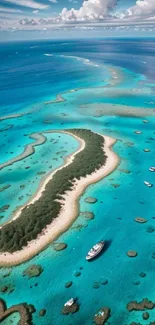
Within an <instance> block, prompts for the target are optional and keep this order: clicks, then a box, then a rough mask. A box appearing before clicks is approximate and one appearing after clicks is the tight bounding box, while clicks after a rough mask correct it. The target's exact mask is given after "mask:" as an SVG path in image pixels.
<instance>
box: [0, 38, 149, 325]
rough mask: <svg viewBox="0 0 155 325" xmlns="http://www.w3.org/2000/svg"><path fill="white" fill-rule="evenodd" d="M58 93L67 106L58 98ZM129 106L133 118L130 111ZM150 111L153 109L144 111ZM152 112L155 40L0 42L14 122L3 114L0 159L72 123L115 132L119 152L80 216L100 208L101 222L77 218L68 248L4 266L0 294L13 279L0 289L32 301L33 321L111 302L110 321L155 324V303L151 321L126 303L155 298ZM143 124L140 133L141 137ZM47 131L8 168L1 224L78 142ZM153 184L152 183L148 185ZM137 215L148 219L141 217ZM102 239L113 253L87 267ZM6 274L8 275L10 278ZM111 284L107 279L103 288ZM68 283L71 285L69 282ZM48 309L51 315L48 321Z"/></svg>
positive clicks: (58, 324)
mask: <svg viewBox="0 0 155 325" xmlns="http://www.w3.org/2000/svg"><path fill="white" fill-rule="evenodd" d="M73 90H74V91H73ZM58 94H62V96H63V98H64V99H65V101H64V102H52V101H54V100H55V99H56V96H57V95H58ZM50 101H51V103H49V104H48V105H47V102H50ZM126 107H128V108H129V111H130V110H131V109H132V110H133V112H134V113H133V116H130V113H129V114H125V116H124V114H123V112H125V110H126V109H127V108H126ZM108 109H109V111H108ZM142 109H143V111H144V110H145V111H146V114H144V113H143V114H142V115H141V112H142ZM147 110H148V111H147ZM154 110H155V39H143V40H142V39H134V40H132V39H115V40H112V39H111V40H107V39H106V40H103V39H98V40H83V41H77V40H76V41H46V42H45V41H35V42H32V41H31V42H25V43H22V42H18V43H7V44H4V43H1V45H0V118H3V117H10V118H7V119H6V118H4V119H1V120H0V164H2V163H4V162H6V161H9V160H10V159H12V158H14V157H16V156H18V155H20V154H21V153H22V152H23V151H24V147H25V146H26V145H27V144H29V143H32V142H34V140H32V139H30V138H29V136H28V135H30V134H31V133H33V132H43V133H44V131H46V130H51V129H53V130H54V129H56V130H59V129H67V128H88V129H91V130H92V131H95V132H99V133H101V134H103V135H104V134H106V135H109V136H112V137H115V138H116V139H117V142H116V144H115V145H114V147H113V150H114V151H115V152H116V153H117V154H118V156H119V157H120V165H119V167H118V168H117V169H116V170H115V171H114V172H113V173H112V174H111V175H109V176H108V177H106V178H105V179H103V180H101V181H100V182H98V183H96V184H94V185H92V186H89V187H88V188H87V190H86V191H85V193H84V195H83V196H82V197H81V199H80V212H84V211H90V212H93V213H94V215H95V218H94V219H93V220H87V219H85V218H84V217H82V216H79V217H78V218H77V220H76V221H75V222H74V223H73V225H72V226H71V228H70V229H69V230H68V231H67V232H66V233H64V234H63V235H61V236H60V237H59V238H58V239H57V242H65V243H67V245H68V246H67V249H66V250H64V251H61V252H56V251H54V249H53V245H52V244H51V245H49V247H47V248H46V249H45V250H44V251H43V252H41V253H40V254H39V255H38V256H36V257H35V258H33V259H32V260H31V261H28V262H27V263H24V264H22V265H20V266H17V267H12V268H10V269H5V268H1V269H0V291H1V288H2V287H4V286H5V285H11V286H13V287H14V289H15V290H14V291H13V292H11V293H7V292H6V293H1V292H0V297H1V298H2V299H5V301H6V302H7V305H8V307H10V306H12V305H15V304H19V303H23V302H27V303H28V304H33V305H34V306H35V308H36V312H35V313H34V314H33V322H34V324H35V325H81V324H83V325H91V324H92V323H93V317H94V315H95V313H96V312H97V311H98V310H99V309H100V308H101V307H104V306H107V307H109V308H110V309H111V317H110V318H109V320H108V322H107V324H108V325H129V324H130V323H132V322H137V323H141V324H143V325H147V324H148V323H149V322H153V321H155V309H153V310H152V311H150V312H149V314H150V318H149V321H147V322H146V321H144V320H143V318H142V312H131V313H129V312H128V311H127V308H126V305H127V303H128V302H130V301H131V300H138V301H140V300H142V299H143V298H146V297H147V298H148V299H149V300H152V301H155V283H154V269H155V200H154V196H155V173H151V172H150V171H149V167H150V166H151V165H152V166H155V116H154V115H155V114H154ZM137 112H139V113H138V116H137ZM148 112H149V113H148ZM150 112H151V113H150ZM27 113H28V114H27ZM100 113H101V114H100ZM16 114H21V116H16ZM10 115H14V116H12V118H11V116H10ZM137 130H139V131H141V132H142V133H141V134H136V133H135V131H137ZM46 136H47V141H46V143H44V144H43V145H40V146H38V147H36V148H35V153H34V154H33V155H32V156H29V157H27V158H25V159H24V160H21V161H19V162H17V163H14V164H12V165H11V166H8V167H6V168H3V169H1V170H0V189H1V188H3V187H4V186H7V185H10V187H8V188H7V189H5V190H4V191H0V207H2V206H4V205H9V207H8V209H7V210H6V211H5V212H4V213H2V215H0V223H1V224H3V223H4V222H6V221H7V220H8V219H9V218H11V215H12V213H13V211H14V210H15V209H16V208H17V207H18V206H20V205H22V204H25V203H26V202H27V201H28V200H29V199H30V197H31V196H32V195H33V194H34V193H35V192H36V190H37V188H38V187H39V184H40V181H41V179H42V177H43V176H45V175H46V174H47V173H49V171H51V170H52V169H55V168H57V167H59V166H60V165H62V164H63V159H64V157H66V156H67V155H68V154H71V153H72V152H74V151H75V150H76V149H77V147H78V142H77V141H76V140H75V139H73V138H72V137H71V136H69V135H60V134H59V133H58V132H57V133H54V134H48V135H46ZM144 149H149V152H145V151H144ZM27 167H29V168H27ZM40 172H42V173H40ZM145 180H146V181H148V182H151V183H152V184H153V185H154V186H153V187H151V188H148V187H146V186H145V185H144V181H145ZM22 185H24V186H22ZM88 196H93V197H95V198H97V199H98V201H97V203H95V204H93V205H90V204H88V203H86V202H85V201H84V199H85V198H86V197H88ZM138 216H139V217H143V218H146V219H147V223H145V224H139V223H136V222H135V220H134V219H135V217H138ZM102 238H104V239H105V240H107V241H109V243H110V245H109V247H108V249H107V250H106V251H105V253H104V254H102V255H101V257H100V258H98V259H96V260H95V261H94V262H92V263H88V262H87V261H86V260H85V256H86V254H87V252H88V250H89V249H90V248H91V247H92V246H93V245H94V244H95V243H96V242H98V241H99V240H101V239H102ZM128 250H136V251H137V253H138V255H137V257H135V258H129V257H128V256H127V254H126V253H127V251H128ZM32 264H37V265H41V266H42V268H43V272H42V274H41V275H40V276H39V277H38V278H32V279H30V280H28V278H27V277H23V271H24V270H25V269H26V268H27V267H28V266H30V265H32ZM81 268H82V269H81ZM8 271H11V274H10V276H9V277H3V276H4V275H5V274H6V273H7V272H8ZM79 271H80V272H81V275H80V276H78V277H76V276H75V273H76V272H79ZM142 272H143V273H145V275H146V276H145V277H141V276H140V273H142ZM104 280H108V283H107V284H106V285H102V284H101V282H103V281H104ZM68 281H72V282H73V284H72V286H71V287H70V288H65V283H66V282H68ZM95 282H97V283H98V288H94V283H95ZM36 283H37V285H36ZM71 297H76V298H78V301H79V303H80V310H79V311H78V312H77V313H75V314H74V315H71V316H63V315H62V314H61V310H62V307H63V305H64V303H65V302H66V300H68V299H69V298H71ZM44 308H45V309H46V315H45V316H44V317H40V316H39V311H40V310H41V309H44ZM10 321H12V322H13V323H12V324H13V325H17V324H18V321H19V315H18V314H15V315H13V316H11V317H10V318H9V319H7V320H5V321H3V322H1V324H2V325H9V324H10Z"/></svg>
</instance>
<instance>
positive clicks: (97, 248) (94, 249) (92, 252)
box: [86, 240, 105, 261]
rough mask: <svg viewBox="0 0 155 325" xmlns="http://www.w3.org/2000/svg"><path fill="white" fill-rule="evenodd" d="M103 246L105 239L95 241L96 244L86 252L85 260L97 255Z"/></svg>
mask: <svg viewBox="0 0 155 325" xmlns="http://www.w3.org/2000/svg"><path fill="white" fill-rule="evenodd" d="M104 246H105V241H103V240H101V241H100V242H99V243H97V244H96V245H94V246H93V247H92V248H91V250H90V251H89V252H88V254H87V256H86V260H87V261H90V260H92V259H93V258H95V257H96V256H97V255H99V254H100V252H101V251H102V250H103V248H104Z"/></svg>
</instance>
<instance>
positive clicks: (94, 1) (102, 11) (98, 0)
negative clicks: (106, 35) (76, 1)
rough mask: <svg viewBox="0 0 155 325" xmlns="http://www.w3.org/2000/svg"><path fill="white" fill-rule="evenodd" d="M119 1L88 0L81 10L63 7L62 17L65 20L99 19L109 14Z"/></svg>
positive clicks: (84, 2)
mask: <svg viewBox="0 0 155 325" xmlns="http://www.w3.org/2000/svg"><path fill="white" fill-rule="evenodd" d="M116 3H117V0H86V1H83V4H82V6H81V7H80V9H79V10H76V9H74V8H72V9H70V10H67V8H63V10H62V12H61V13H60V18H61V19H62V20H63V21H74V20H75V21H76V20H77V21H83V20H98V19H103V18H104V17H106V16H108V14H109V10H110V9H112V8H113V7H114V6H115V5H116Z"/></svg>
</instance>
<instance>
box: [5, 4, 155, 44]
mask: <svg viewBox="0 0 155 325" xmlns="http://www.w3.org/2000/svg"><path fill="white" fill-rule="evenodd" d="M133 36H134V37H153V36H155V0H0V41H7V40H8V41H9V40H25V39H30V40H31V39H50V38H51V39H52V38H54V39H56V38H58V39H59V38H62V39H69V38H85V37H87V38H92V37H133Z"/></svg>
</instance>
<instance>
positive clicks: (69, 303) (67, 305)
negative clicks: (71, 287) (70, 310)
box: [64, 298, 74, 307]
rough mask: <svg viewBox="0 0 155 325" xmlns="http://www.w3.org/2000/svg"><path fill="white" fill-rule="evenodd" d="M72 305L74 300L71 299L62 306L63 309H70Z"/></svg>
mask: <svg viewBox="0 0 155 325" xmlns="http://www.w3.org/2000/svg"><path fill="white" fill-rule="evenodd" d="M73 304H74V299H73V298H71V299H69V300H68V301H67V302H66V303H65V304H64V306H65V307H71V306H72V305H73Z"/></svg>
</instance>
